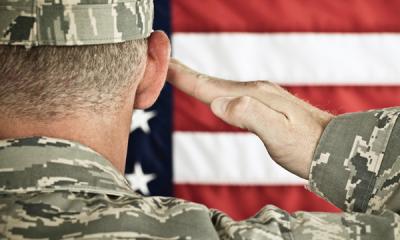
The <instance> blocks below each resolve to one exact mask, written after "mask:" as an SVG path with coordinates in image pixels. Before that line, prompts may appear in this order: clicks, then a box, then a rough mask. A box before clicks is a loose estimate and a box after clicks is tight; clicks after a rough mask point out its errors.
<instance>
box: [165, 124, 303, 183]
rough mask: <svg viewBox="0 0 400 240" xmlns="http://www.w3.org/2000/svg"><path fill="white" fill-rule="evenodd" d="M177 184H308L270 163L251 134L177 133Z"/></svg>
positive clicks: (174, 155) (261, 147)
mask: <svg viewBox="0 0 400 240" xmlns="http://www.w3.org/2000/svg"><path fill="white" fill-rule="evenodd" d="M173 141H174V142H173V146H174V147H173V157H174V160H173V165H174V166H173V171H174V182H175V183H182V184H183V183H192V184H224V185H226V184H228V185H249V184H257V185H285V184H289V185H299V184H305V183H306V181H305V180H303V179H301V178H299V177H297V176H295V175H293V174H291V173H290V172H288V171H286V170H285V169H283V168H282V167H280V166H278V165H277V164H276V163H275V162H274V161H272V160H271V158H270V156H269V155H268V153H267V151H266V150H265V147H264V145H263V144H262V142H261V141H260V140H259V139H258V137H256V136H255V135H253V134H251V133H194V132H175V133H174V135H173Z"/></svg>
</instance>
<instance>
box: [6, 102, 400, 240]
mask: <svg viewBox="0 0 400 240" xmlns="http://www.w3.org/2000/svg"><path fill="white" fill-rule="evenodd" d="M399 114H400V108H393V109H383V110H376V111H371V112H365V113H354V114H349V115H342V116H339V117H336V118H335V119H334V120H332V122H331V123H330V124H329V125H328V127H327V129H326V130H325V132H324V134H323V136H322V138H321V140H320V143H319V145H318V147H317V149H316V152H315V158H314V160H313V162H312V171H311V173H310V189H311V190H313V191H314V192H315V193H317V194H319V195H321V196H322V197H324V198H326V199H327V200H329V201H331V202H332V203H334V204H335V205H336V206H338V207H340V208H341V209H342V210H343V211H344V212H343V213H309V212H296V213H293V214H289V213H287V212H285V211H283V210H281V209H279V208H277V207H274V206H266V207H265V208H264V209H262V210H261V211H260V212H259V213H258V214H256V215H255V216H254V217H252V218H250V219H247V220H244V221H234V220H232V219H231V218H229V217H228V216H227V215H225V214H224V213H222V212H219V211H217V210H212V209H208V208H206V207H205V206H202V205H199V204H195V203H190V202H186V201H184V200H179V199H174V198H164V197H144V196H141V195H139V194H136V193H134V192H133V191H131V190H130V187H129V185H128V183H127V181H126V180H125V178H124V177H123V175H122V174H120V173H119V172H118V171H117V170H116V169H115V168H114V167H113V166H112V165H111V163H110V162H109V161H107V160H106V159H105V158H103V157H102V156H100V155H99V154H98V153H96V152H94V151H93V150H91V149H89V148H88V147H85V146H83V145H81V144H79V143H75V142H71V141H66V140H60V139H52V138H46V137H35V138H26V139H14V140H2V141H0V239H182V240H189V239H190V240H194V239H207V240H212V239H235V240H245V239H246V240H248V239H254V240H259V239H285V240H289V239H290V240H292V239H296V240H309V239H311V240H313V239H315V240H317V239H318V240H319V239H323V240H340V239H367V240H368V239H371V240H372V239H385V240H394V239H400V226H399V224H400V217H399V215H398V213H399V209H400V201H399V195H400V194H399V190H398V189H399V187H398V186H399V178H400V148H399V147H398V146H399V144H400V125H399V121H397V119H398V115H399Z"/></svg>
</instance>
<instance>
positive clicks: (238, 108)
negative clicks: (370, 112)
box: [211, 96, 263, 131]
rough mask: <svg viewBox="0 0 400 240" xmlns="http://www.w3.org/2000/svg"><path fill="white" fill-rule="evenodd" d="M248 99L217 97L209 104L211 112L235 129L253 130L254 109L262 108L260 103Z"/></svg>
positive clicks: (245, 97) (243, 97)
mask: <svg viewBox="0 0 400 240" xmlns="http://www.w3.org/2000/svg"><path fill="white" fill-rule="evenodd" d="M257 103H259V102H258V101H257V100H255V99H253V98H251V97H248V96H241V97H219V98H217V99H215V100H214V101H212V102H211V110H212V112H213V113H214V114H215V115H216V116H217V117H219V118H221V119H222V120H223V121H225V122H226V123H228V124H231V125H233V126H235V127H239V128H244V129H248V130H251V131H252V130H255V126H254V125H255V121H254V118H255V114H256V110H255V108H257V106H258V108H262V105H263V104H262V103H259V104H260V105H261V106H260V105H258V104H257Z"/></svg>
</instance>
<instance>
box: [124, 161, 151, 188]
mask: <svg viewBox="0 0 400 240" xmlns="http://www.w3.org/2000/svg"><path fill="white" fill-rule="evenodd" d="M155 178H156V175H155V174H145V173H143V170H142V166H141V165H140V163H138V162H136V163H135V168H134V172H133V173H132V174H127V175H126V179H128V181H129V183H130V184H131V188H132V189H133V191H137V190H140V191H141V192H142V193H143V194H144V195H149V194H150V191H149V188H148V186H147V184H149V182H151V181H153V180H154V179H155Z"/></svg>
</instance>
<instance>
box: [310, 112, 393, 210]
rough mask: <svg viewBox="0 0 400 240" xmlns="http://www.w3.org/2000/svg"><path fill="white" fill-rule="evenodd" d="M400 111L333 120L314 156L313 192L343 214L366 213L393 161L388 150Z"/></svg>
mask: <svg viewBox="0 0 400 240" xmlns="http://www.w3.org/2000/svg"><path fill="white" fill-rule="evenodd" d="M399 112H400V108H390V109H383V110H375V111H369V112H362V113H352V114H345V115H341V116H338V117H336V118H335V119H333V120H332V121H331V122H330V123H329V124H328V126H327V127H326V129H325V131H324V133H323V134H322V136H321V138H320V140H319V143H318V146H317V148H316V150H315V153H314V159H313V161H312V164H311V169H310V176H309V188H310V190H311V191H313V192H314V193H316V194H318V195H319V196H321V197H323V198H325V199H326V200H328V201H329V202H331V203H333V204H334V205H335V206H337V207H339V208H341V209H342V210H344V211H348V212H366V211H367V210H368V209H369V208H370V207H371V202H370V200H371V199H372V198H373V196H374V193H375V192H376V188H377V187H379V177H380V175H381V174H382V171H383V170H384V169H386V168H389V167H390V161H392V159H393V157H392V155H393V154H394V153H391V154H388V153H387V152H386V149H387V147H388V145H389V144H390V141H391V136H392V131H394V129H396V131H397V130H398V128H399V127H397V125H398V124H396V122H397V118H398V115H399ZM395 125H396V127H395ZM396 148H398V147H396ZM388 149H390V150H392V148H388ZM393 150H394V147H393ZM386 159H389V160H387V161H386ZM384 160H385V162H384ZM383 162H384V163H383Z"/></svg>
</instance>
